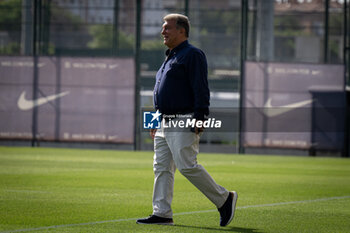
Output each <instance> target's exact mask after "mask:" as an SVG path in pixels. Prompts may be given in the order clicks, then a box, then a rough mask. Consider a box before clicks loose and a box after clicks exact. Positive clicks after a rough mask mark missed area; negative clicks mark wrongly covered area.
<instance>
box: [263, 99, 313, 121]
mask: <svg viewBox="0 0 350 233" xmlns="http://www.w3.org/2000/svg"><path fill="white" fill-rule="evenodd" d="M271 101H272V99H271V98H269V99H268V100H267V101H266V103H265V106H264V114H265V115H266V116H268V117H275V116H278V115H282V114H284V113H287V112H289V111H293V110H295V109H296V108H301V107H303V106H306V105H308V104H310V103H312V102H313V101H314V100H313V99H311V100H304V101H300V102H295V103H292V104H287V105H282V106H272V104H271Z"/></svg>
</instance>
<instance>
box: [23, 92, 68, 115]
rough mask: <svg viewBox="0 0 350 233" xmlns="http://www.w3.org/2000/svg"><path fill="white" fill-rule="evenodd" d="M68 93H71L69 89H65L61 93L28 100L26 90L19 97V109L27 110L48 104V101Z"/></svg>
mask: <svg viewBox="0 0 350 233" xmlns="http://www.w3.org/2000/svg"><path fill="white" fill-rule="evenodd" d="M68 94H69V91H65V92H62V93H60V94H56V95H50V96H46V97H41V98H38V99H36V100H27V99H26V92H25V91H23V92H22V94H21V95H20V97H19V98H18V101H17V106H18V108H19V109H21V110H23V111H26V110H30V109H33V108H35V107H37V106H40V105H43V104H46V103H48V102H50V101H53V100H55V99H57V98H61V97H63V96H65V95H68Z"/></svg>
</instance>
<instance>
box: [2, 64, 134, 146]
mask: <svg viewBox="0 0 350 233" xmlns="http://www.w3.org/2000/svg"><path fill="white" fill-rule="evenodd" d="M37 70H38V77H37V78H38V81H39V85H38V90H39V91H38V98H37V99H36V100H33V99H32V98H33V95H32V90H33V80H34V77H33V75H34V63H33V58H31V57H0V139H1V138H3V139H31V138H32V116H33V109H34V108H38V130H37V132H38V135H37V138H38V139H39V140H59V141H92V142H116V143H133V138H134V137H133V135H134V95H135V93H134V84H135V71H134V70H135V68H134V61H133V59H131V58H127V59H124V58H123V59H122V58H113V59H112V58H68V57H39V58H38V64H37Z"/></svg>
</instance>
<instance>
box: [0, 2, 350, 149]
mask: <svg viewBox="0 0 350 233" xmlns="http://www.w3.org/2000/svg"><path fill="white" fill-rule="evenodd" d="M171 12H177V13H183V14H186V15H188V16H189V18H190V21H191V32H190V38H189V39H190V42H191V43H192V44H194V45H196V46H198V47H200V48H201V49H202V50H203V51H204V52H205V53H206V55H207V59H208V65H209V85H210V89H211V107H212V108H213V111H214V110H215V109H221V110H222V109H224V110H225V111H228V112H230V114H231V115H232V121H233V122H234V125H235V127H236V128H235V129H234V130H232V132H227V133H225V134H216V135H215V134H207V135H206V136H205V137H203V138H202V143H204V144H206V145H207V147H208V149H209V148H210V147H213V146H214V145H221V146H224V147H225V146H226V147H228V148H229V150H231V151H238V149H239V147H240V146H241V147H242V145H241V144H240V141H239V133H240V131H241V130H240V125H241V122H240V117H239V107H240V106H242V103H241V104H239V103H240V102H239V101H240V98H239V96H240V91H241V86H242V82H241V81H242V77H244V66H243V65H244V62H245V61H246V60H249V61H256V62H283V63H306V64H343V65H345V72H344V75H345V76H346V77H347V80H349V72H348V70H349V68H348V67H349V65H348V64H349V60H350V59H349V56H350V55H349V43H350V42H349V41H350V40H349V34H348V32H349V23H348V22H347V21H348V20H347V19H348V18H347V17H349V16H348V15H349V14H350V13H349V0H336V1H335V0H312V1H310V0H304V1H303V0H275V1H274V0H268V1H259V0H217V1H211V0H134V1H129V0H105V1H100V0H34V1H32V0H2V1H0V55H1V56H17V57H18V59H20V57H23V56H24V57H33V59H34V57H41V56H45V57H79V58H83V57H90V58H91V57H94V58H95V59H96V62H97V63H98V59H102V58H107V57H108V58H111V59H117V58H118V59H119V58H123V59H130V58H131V59H133V60H134V61H135V67H134V69H131V70H130V72H134V73H133V75H134V77H135V87H134V91H135V98H134V103H133V104H134V105H135V111H134V117H133V118H131V119H133V120H134V121H135V122H134V125H135V128H133V129H132V130H133V135H134V138H133V140H132V144H133V145H134V147H135V148H137V149H140V148H150V147H151V144H150V141H149V139H148V138H147V135H146V133H144V132H142V130H140V128H139V127H138V126H139V125H141V122H140V121H141V120H140V118H141V116H140V111H141V109H142V108H144V107H151V106H152V101H151V92H150V91H152V89H153V84H154V76H155V73H156V71H157V69H158V67H159V66H160V64H161V63H162V61H163V60H164V50H165V47H164V45H163V44H162V40H161V37H160V30H161V26H162V23H163V22H162V17H163V16H164V15H165V14H167V13H171ZM346 13H347V14H346ZM4 64H5V63H4ZM17 68H18V67H17ZM29 75H31V77H32V79H33V85H34V86H33V98H34V97H40V96H41V95H42V94H40V91H41V89H40V87H39V86H36V87H35V85H36V84H35V72H34V71H33V74H29ZM1 76H2V78H1V79H0V85H1V86H2V87H4V86H5V85H6V84H7V83H6V82H7V81H6V80H7V79H4V78H3V77H5V74H4V73H2V74H1ZM46 78H47V77H46V76H45V75H43V76H40V80H45V79H46ZM241 94H242V93H241ZM1 101H4V100H1ZM33 118H37V119H36V120H33V121H32V123H31V124H34V122H37V121H38V116H37V115H36V113H35V112H33ZM38 124H39V125H37V126H35V127H36V128H37V129H36V130H39V131H40V129H39V128H40V122H39V123H38ZM35 127H34V128H35ZM34 131H35V130H34ZM3 138H6V137H3ZM34 138H35V135H34ZM35 139H36V140H37V138H35ZM58 141H60V140H58Z"/></svg>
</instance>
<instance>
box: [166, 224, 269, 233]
mask: <svg viewBox="0 0 350 233" xmlns="http://www.w3.org/2000/svg"><path fill="white" fill-rule="evenodd" d="M172 227H183V228H192V229H202V230H212V231H226V232H241V233H263V232H262V231H258V229H253V228H243V227H199V226H189V225H180V224H175V225H174V226H172Z"/></svg>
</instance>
